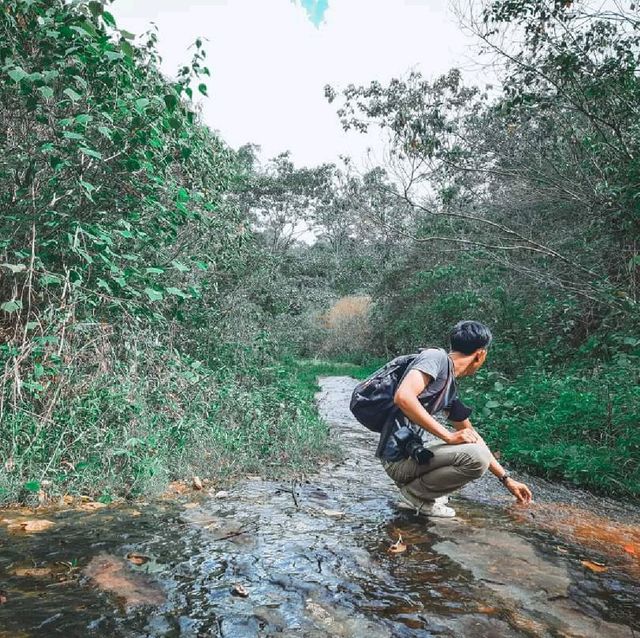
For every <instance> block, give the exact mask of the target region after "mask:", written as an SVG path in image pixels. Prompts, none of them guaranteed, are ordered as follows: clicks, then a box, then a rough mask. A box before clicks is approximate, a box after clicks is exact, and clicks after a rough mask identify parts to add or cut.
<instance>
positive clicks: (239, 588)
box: [231, 584, 249, 598]
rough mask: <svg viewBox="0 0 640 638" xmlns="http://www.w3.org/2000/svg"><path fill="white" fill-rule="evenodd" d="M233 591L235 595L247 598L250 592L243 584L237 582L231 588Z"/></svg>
mask: <svg viewBox="0 0 640 638" xmlns="http://www.w3.org/2000/svg"><path fill="white" fill-rule="evenodd" d="M231 593H232V594H233V595H234V596H240V598H246V597H247V596H248V595H249V592H248V591H247V590H246V589H245V587H244V586H243V585H240V584H237V585H234V586H233V587H232V588H231Z"/></svg>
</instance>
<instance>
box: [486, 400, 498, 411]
mask: <svg viewBox="0 0 640 638" xmlns="http://www.w3.org/2000/svg"><path fill="white" fill-rule="evenodd" d="M484 407H485V408H488V409H489V410H491V409H492V408H498V407H500V401H487V402H486V403H485V405H484Z"/></svg>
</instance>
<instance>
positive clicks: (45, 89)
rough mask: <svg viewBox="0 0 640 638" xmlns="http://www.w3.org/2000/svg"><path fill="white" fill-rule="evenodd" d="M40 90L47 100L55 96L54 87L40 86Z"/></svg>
mask: <svg viewBox="0 0 640 638" xmlns="http://www.w3.org/2000/svg"><path fill="white" fill-rule="evenodd" d="M38 91H40V93H41V94H42V97H43V98H44V99H45V100H50V99H51V98H52V97H53V89H52V88H51V87H50V86H39V87H38Z"/></svg>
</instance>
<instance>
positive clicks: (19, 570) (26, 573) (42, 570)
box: [13, 567, 53, 578]
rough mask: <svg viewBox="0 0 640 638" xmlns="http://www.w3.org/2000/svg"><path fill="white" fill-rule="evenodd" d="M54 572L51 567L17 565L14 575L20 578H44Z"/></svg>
mask: <svg viewBox="0 0 640 638" xmlns="http://www.w3.org/2000/svg"><path fill="white" fill-rule="evenodd" d="M52 572H53V570H52V569H51V567H16V568H15V569H14V570H13V575H14V576H18V577H20V578H44V577H45V576H51V574H52Z"/></svg>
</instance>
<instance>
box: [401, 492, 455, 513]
mask: <svg viewBox="0 0 640 638" xmlns="http://www.w3.org/2000/svg"><path fill="white" fill-rule="evenodd" d="M399 490H400V495H401V496H402V498H403V501H404V502H401V503H399V506H400V507H403V508H405V509H411V510H415V512H416V514H424V515H425V516H434V517H438V518H453V517H454V516H455V515H456V511H455V510H454V509H453V508H452V507H447V505H446V503H447V502H448V501H449V497H448V496H439V497H438V498H437V499H436V500H435V501H433V502H431V501H423V500H422V499H419V498H417V497H416V496H414V495H413V494H411V492H409V490H408V489H407V488H406V487H401V488H399Z"/></svg>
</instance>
